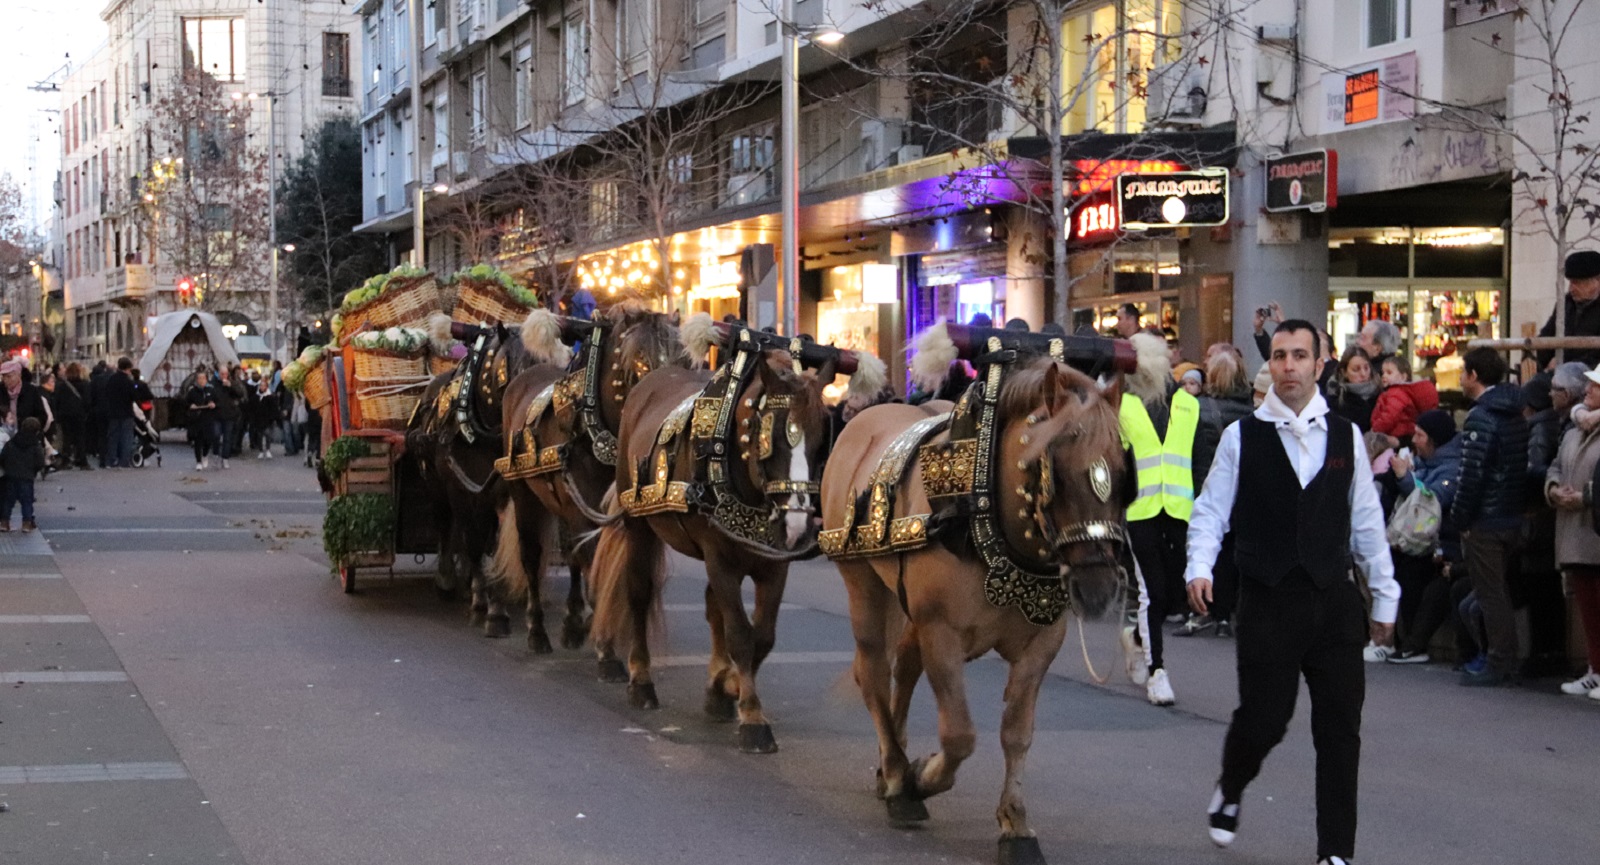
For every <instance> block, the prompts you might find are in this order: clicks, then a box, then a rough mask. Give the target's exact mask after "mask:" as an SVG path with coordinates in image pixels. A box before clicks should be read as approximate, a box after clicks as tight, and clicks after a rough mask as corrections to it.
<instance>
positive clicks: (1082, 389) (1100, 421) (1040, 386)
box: [999, 357, 1121, 447]
mask: <svg viewBox="0 0 1600 865" xmlns="http://www.w3.org/2000/svg"><path fill="white" fill-rule="evenodd" d="M1052 367H1054V368H1055V370H1056V373H1057V374H1058V375H1059V376H1060V377H1061V378H1062V379H1064V380H1065V383H1066V386H1067V389H1068V390H1070V391H1072V392H1073V394H1074V395H1076V396H1077V397H1078V401H1079V403H1081V404H1082V406H1083V408H1082V409H1081V411H1082V412H1083V413H1084V417H1083V418H1082V419H1083V420H1084V421H1085V423H1084V424H1083V431H1084V434H1085V435H1086V436H1087V437H1088V439H1089V443H1091V444H1093V445H1094V446H1096V447H1098V446H1100V445H1102V444H1110V441H1109V440H1110V439H1111V438H1113V437H1118V438H1119V441H1120V436H1121V420H1120V418H1119V417H1118V414H1117V410H1116V408H1114V407H1113V406H1112V405H1111V403H1110V402H1108V401H1106V400H1105V399H1104V398H1103V397H1101V395H1100V388H1099V386H1098V385H1097V384H1095V381H1094V379H1092V378H1090V377H1089V376H1087V375H1085V374H1083V373H1081V372H1079V371H1077V370H1075V369H1073V368H1072V367H1070V366H1068V365H1066V364H1064V363H1060V362H1057V361H1055V360H1052V359H1050V358H1048V357H1040V358H1037V359H1035V360H1033V361H1031V362H1029V363H1028V365H1027V366H1025V367H1023V368H1021V369H1017V370H1013V371H1012V372H1011V374H1010V375H1008V376H1006V382H1005V385H1004V386H1003V387H1002V388H1001V389H1000V404H999V409H1000V418H1001V420H1002V421H1004V420H1009V419H1012V418H1017V417H1021V416H1023V415H1025V414H1028V413H1029V412H1032V411H1033V410H1034V409H1035V408H1038V407H1039V406H1040V405H1043V404H1044V403H1045V402H1046V401H1047V400H1048V399H1049V398H1050V396H1051V394H1049V393H1047V392H1046V387H1045V382H1046V381H1047V380H1048V379H1047V374H1048V373H1049V371H1050V369H1051V368H1052ZM1102 438H1104V439H1105V441H1102V440H1101V439H1102Z"/></svg>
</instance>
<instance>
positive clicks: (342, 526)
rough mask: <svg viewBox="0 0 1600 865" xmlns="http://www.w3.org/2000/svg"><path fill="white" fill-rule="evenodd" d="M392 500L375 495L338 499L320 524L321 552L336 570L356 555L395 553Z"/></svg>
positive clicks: (330, 503) (330, 504) (368, 494)
mask: <svg viewBox="0 0 1600 865" xmlns="http://www.w3.org/2000/svg"><path fill="white" fill-rule="evenodd" d="M394 523H395V510H394V499H392V498H390V497H389V496H385V495H379V494H376V493H359V494H357V495H350V496H338V497H336V498H334V500H333V501H331V502H329V503H328V515H327V516H326V517H324V518H323V520H322V549H323V551H324V552H326V553H327V554H328V560H329V561H330V562H332V563H333V567H334V569H335V570H337V569H338V568H339V566H340V565H341V564H342V563H344V562H346V561H349V560H350V558H351V557H352V556H354V555H355V554H357V553H369V552H390V551H392V550H393V549H394Z"/></svg>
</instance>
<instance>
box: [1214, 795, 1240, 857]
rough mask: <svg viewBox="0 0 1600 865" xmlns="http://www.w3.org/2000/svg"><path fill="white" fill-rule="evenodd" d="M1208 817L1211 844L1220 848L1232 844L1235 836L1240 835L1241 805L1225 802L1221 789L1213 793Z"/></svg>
mask: <svg viewBox="0 0 1600 865" xmlns="http://www.w3.org/2000/svg"><path fill="white" fill-rule="evenodd" d="M1206 817H1207V819H1209V820H1210V822H1211V843H1213V844H1215V845H1217V846H1218V847H1226V846H1228V845H1229V844H1232V843H1233V838H1234V836H1235V835H1237V834H1239V803H1238V802H1228V801H1226V800H1224V799H1223V798H1222V788H1221V787H1218V788H1216V790H1215V791H1213V792H1212V794H1211V807H1209V808H1207V809H1206Z"/></svg>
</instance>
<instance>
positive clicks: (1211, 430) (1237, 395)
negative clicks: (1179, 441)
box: [1193, 385, 1256, 495]
mask: <svg viewBox="0 0 1600 865" xmlns="http://www.w3.org/2000/svg"><path fill="white" fill-rule="evenodd" d="M1255 409H1256V406H1255V400H1254V399H1252V388H1251V386H1250V385H1245V386H1244V387H1243V388H1241V389H1239V390H1237V391H1234V392H1233V393H1229V394H1225V395H1223V396H1220V397H1214V396H1211V395H1209V394H1207V395H1205V396H1202V397H1200V426H1199V428H1198V429H1196V430H1195V433H1194V463H1193V467H1194V489H1195V493H1196V494H1197V495H1198V494H1199V492H1200V489H1201V488H1202V487H1204V486H1205V483H1206V475H1208V474H1210V473H1211V462H1212V461H1213V460H1214V459H1216V456H1217V446H1218V445H1219V444H1221V443H1222V432H1223V430H1226V429H1227V428H1228V427H1230V426H1232V425H1233V423H1234V421H1237V420H1239V419H1241V418H1245V417H1249V416H1250V414H1251V413H1252V412H1254V411H1255Z"/></svg>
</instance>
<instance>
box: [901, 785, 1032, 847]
mask: <svg viewBox="0 0 1600 865" xmlns="http://www.w3.org/2000/svg"><path fill="white" fill-rule="evenodd" d="M883 803H884V805H886V806H888V808H889V822H890V823H893V824H895V825H897V826H899V825H904V824H907V823H921V822H923V821H924V820H927V819H928V806H927V805H925V804H923V802H922V800H921V799H914V798H912V797H910V796H907V795H905V794H904V793H901V794H900V795H898V796H890V797H888V798H886V799H884V800H883ZM1002 843H1004V842H1002Z"/></svg>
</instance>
